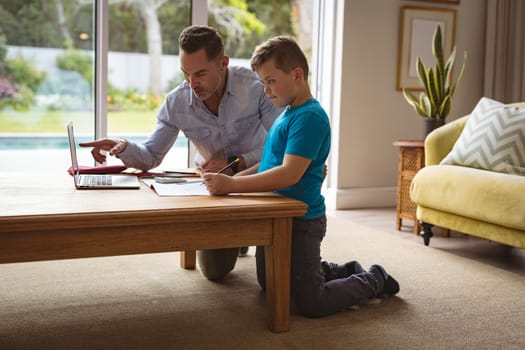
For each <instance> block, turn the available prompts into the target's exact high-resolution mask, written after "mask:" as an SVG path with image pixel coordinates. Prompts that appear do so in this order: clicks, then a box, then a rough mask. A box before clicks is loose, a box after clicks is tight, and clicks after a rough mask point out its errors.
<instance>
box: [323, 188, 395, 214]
mask: <svg viewBox="0 0 525 350" xmlns="http://www.w3.org/2000/svg"><path fill="white" fill-rule="evenodd" d="M323 195H324V196H325V199H326V207H327V208H329V209H360V208H385V207H395V206H396V198H397V197H396V196H397V187H395V186H391V187H361V188H339V189H337V188H327V189H326V190H324V191H323Z"/></svg>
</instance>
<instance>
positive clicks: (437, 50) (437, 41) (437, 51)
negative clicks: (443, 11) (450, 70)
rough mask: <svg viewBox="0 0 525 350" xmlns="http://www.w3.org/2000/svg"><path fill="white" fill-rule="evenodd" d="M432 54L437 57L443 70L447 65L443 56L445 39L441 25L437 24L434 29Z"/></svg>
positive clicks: (438, 63)
mask: <svg viewBox="0 0 525 350" xmlns="http://www.w3.org/2000/svg"><path fill="white" fill-rule="evenodd" d="M432 54H433V55H434V57H435V58H436V61H437V65H438V66H439V67H441V70H443V69H444V67H445V60H444V58H443V41H442V39H441V26H439V25H438V26H437V28H436V30H435V31H434V37H433V45H432Z"/></svg>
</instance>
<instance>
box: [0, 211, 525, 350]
mask: <svg viewBox="0 0 525 350" xmlns="http://www.w3.org/2000/svg"><path fill="white" fill-rule="evenodd" d="M328 225H329V227H328V234H327V238H326V239H325V242H324V245H323V256H324V258H327V259H330V260H333V261H338V262H342V261H345V260H348V259H353V258H356V259H358V260H359V261H360V262H361V263H362V264H363V265H366V266H367V267H368V266H369V265H370V264H372V263H376V262H377V263H381V264H384V266H385V267H386V268H387V270H388V271H389V272H391V273H392V274H393V275H394V276H395V277H396V278H397V279H398V280H399V282H400V284H401V292H400V293H399V295H398V297H393V298H389V299H386V300H383V301H382V302H381V303H379V304H377V303H369V304H366V305H362V306H361V307H360V308H359V309H358V310H348V311H344V312H341V313H338V314H336V315H333V316H330V317H326V318H322V319H306V318H303V317H301V316H298V315H296V314H292V315H291V327H290V331H289V332H287V333H281V334H273V333H271V332H269V330H268V329H267V324H266V322H267V319H266V316H267V313H266V308H265V303H266V301H265V296H264V294H262V293H261V292H260V291H259V288H258V286H257V282H256V278H255V267H254V265H255V262H254V260H255V259H254V257H253V253H254V248H253V247H252V248H250V252H249V255H250V256H248V257H244V258H240V259H239V260H238V263H237V266H236V268H235V270H234V272H233V273H231V274H230V275H229V278H228V279H227V280H226V281H224V283H220V284H218V283H211V282H208V281H207V280H205V279H204V278H203V277H202V276H201V275H200V273H199V272H198V271H185V270H181V269H180V268H179V267H178V261H179V256H178V254H177V253H170V254H151V255H135V256H125V257H111V258H97V259H78V260H63V261H50V262H37V263H22V264H3V265H0V349H238V348H241V349H272V350H276V349H524V348H525V277H523V276H520V275H518V274H515V273H511V272H507V271H505V270H501V269H498V268H496V267H493V266H488V265H486V264H483V263H481V262H477V261H474V260H470V259H467V258H462V257H459V256H457V255H453V254H450V253H447V252H443V251H440V250H436V249H433V248H432V247H425V246H423V245H422V244H421V243H416V242H413V241H410V240H404V239H402V238H399V237H396V235H392V234H387V233H382V232H378V231H374V230H371V229H368V228H365V227H362V226H358V225H356V224H353V223H350V222H348V221H343V220H342V219H335V218H329V224H328Z"/></svg>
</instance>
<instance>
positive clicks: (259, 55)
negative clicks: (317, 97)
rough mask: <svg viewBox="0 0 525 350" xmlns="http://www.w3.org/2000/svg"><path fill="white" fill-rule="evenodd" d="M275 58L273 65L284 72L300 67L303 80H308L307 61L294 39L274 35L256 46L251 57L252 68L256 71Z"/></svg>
mask: <svg viewBox="0 0 525 350" xmlns="http://www.w3.org/2000/svg"><path fill="white" fill-rule="evenodd" d="M271 59H274V60H275V67H277V68H278V69H280V70H282V71H283V72H285V73H290V72H291V71H292V69H294V68H297V67H299V68H301V69H302V70H303V72H304V78H305V80H308V61H307V60H306V56H305V55H304V53H303V51H302V50H301V48H300V47H299V45H298V44H297V42H295V40H294V39H292V38H290V37H287V36H276V37H275V38H272V39H269V40H267V41H266V42H264V43H263V44H261V45H259V46H257V47H256V48H255V51H254V52H253V55H252V58H251V61H250V63H251V66H252V70H254V71H257V70H258V69H259V68H260V67H261V66H262V65H263V64H264V63H266V62H268V61H269V60H271Z"/></svg>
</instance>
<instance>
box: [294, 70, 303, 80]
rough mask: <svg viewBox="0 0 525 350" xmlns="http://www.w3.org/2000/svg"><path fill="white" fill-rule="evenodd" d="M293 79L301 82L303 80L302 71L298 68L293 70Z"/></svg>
mask: <svg viewBox="0 0 525 350" xmlns="http://www.w3.org/2000/svg"><path fill="white" fill-rule="evenodd" d="M294 79H295V80H302V79H303V70H302V69H301V68H299V67H297V68H295V69H294Z"/></svg>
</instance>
